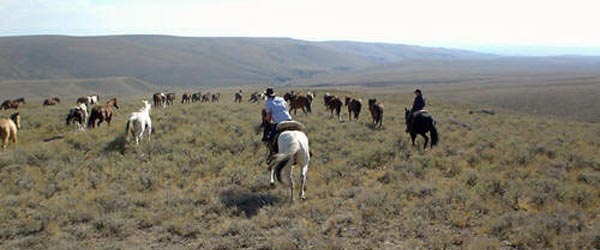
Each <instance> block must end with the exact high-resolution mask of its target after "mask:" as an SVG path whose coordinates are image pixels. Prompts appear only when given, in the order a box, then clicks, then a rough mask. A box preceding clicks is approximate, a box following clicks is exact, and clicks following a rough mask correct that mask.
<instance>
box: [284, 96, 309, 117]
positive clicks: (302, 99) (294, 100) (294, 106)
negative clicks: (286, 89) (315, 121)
mask: <svg viewBox="0 0 600 250" xmlns="http://www.w3.org/2000/svg"><path fill="white" fill-rule="evenodd" d="M283 99H285V100H286V101H288V102H289V103H290V111H292V110H293V111H294V115H296V113H297V112H298V109H302V111H303V112H304V113H305V114H307V113H308V114H310V113H311V112H312V109H311V100H310V99H309V98H308V97H306V96H302V95H298V94H293V93H285V94H284V95H283Z"/></svg>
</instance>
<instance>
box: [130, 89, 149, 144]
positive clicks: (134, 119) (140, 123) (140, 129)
mask: <svg viewBox="0 0 600 250" xmlns="http://www.w3.org/2000/svg"><path fill="white" fill-rule="evenodd" d="M142 102H143V103H144V106H143V107H142V108H141V109H140V110H139V111H137V112H133V113H131V115H130V116H129V119H127V125H126V126H125V138H127V134H128V133H129V132H130V131H131V135H132V136H133V137H134V138H135V144H136V145H140V140H142V135H143V134H144V131H145V130H146V128H148V141H150V135H151V134H152V120H151V119H150V108H151V107H152V105H150V102H148V101H146V100H143V101H142Z"/></svg>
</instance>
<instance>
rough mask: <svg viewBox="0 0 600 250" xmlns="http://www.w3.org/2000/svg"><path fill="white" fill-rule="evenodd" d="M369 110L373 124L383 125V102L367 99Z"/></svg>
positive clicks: (379, 126)
mask: <svg viewBox="0 0 600 250" xmlns="http://www.w3.org/2000/svg"><path fill="white" fill-rule="evenodd" d="M369 111H371V118H373V124H375V127H376V128H381V126H383V104H381V103H378V102H377V99H375V98H373V99H369Z"/></svg>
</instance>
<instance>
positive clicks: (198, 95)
mask: <svg viewBox="0 0 600 250" xmlns="http://www.w3.org/2000/svg"><path fill="white" fill-rule="evenodd" d="M201 98H202V93H201V92H196V93H193V94H192V102H194V103H195V102H199V101H200V100H201Z"/></svg>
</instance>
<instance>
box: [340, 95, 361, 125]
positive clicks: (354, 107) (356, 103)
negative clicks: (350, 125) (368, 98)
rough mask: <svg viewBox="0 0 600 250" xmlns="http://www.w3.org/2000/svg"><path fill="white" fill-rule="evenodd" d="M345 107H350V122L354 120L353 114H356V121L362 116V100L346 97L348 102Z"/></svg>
mask: <svg viewBox="0 0 600 250" xmlns="http://www.w3.org/2000/svg"><path fill="white" fill-rule="evenodd" d="M344 105H346V106H348V120H349V121H351V120H352V113H354V120H358V116H359V115H360V109H361V108H362V100H361V99H360V98H359V99H355V98H352V97H349V96H346V101H345V103H344Z"/></svg>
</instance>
